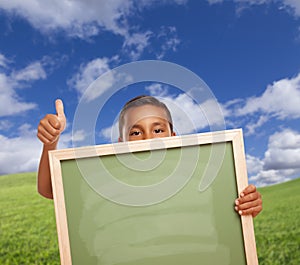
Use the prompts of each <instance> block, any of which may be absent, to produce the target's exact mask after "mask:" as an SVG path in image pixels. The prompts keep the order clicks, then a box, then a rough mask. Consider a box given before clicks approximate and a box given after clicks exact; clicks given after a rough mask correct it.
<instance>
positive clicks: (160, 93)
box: [146, 84, 224, 135]
mask: <svg viewBox="0 0 300 265" xmlns="http://www.w3.org/2000/svg"><path fill="white" fill-rule="evenodd" d="M146 90H148V91H149V92H150V94H151V95H152V96H154V97H157V98H158V99H160V100H161V101H162V102H164V103H165V104H166V105H167V107H168V108H169V109H170V112H171V115H172V119H173V124H174V128H175V130H176V131H177V133H178V134H180V135H182V134H189V133H195V132H197V131H199V130H201V129H204V128H210V129H212V130H213V128H214V127H215V126H220V125H223V124H224V118H223V115H220V113H221V112H220V108H221V106H220V105H219V104H218V102H216V100H215V99H208V100H206V101H204V102H202V103H201V104H200V105H199V104H197V103H196V102H195V101H194V100H193V99H192V98H191V97H190V96H189V95H188V94H185V93H181V94H178V95H176V96H175V95H169V94H168V87H167V86H164V85H162V84H153V85H151V86H149V87H146Z"/></svg>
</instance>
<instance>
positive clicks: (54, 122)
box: [45, 114, 61, 135]
mask: <svg viewBox="0 0 300 265" xmlns="http://www.w3.org/2000/svg"><path fill="white" fill-rule="evenodd" d="M47 121H48V123H49V125H50V126H46V125H45V128H46V129H47V131H48V132H49V133H51V134H53V135H54V134H56V133H59V132H57V131H56V130H60V129H61V122H60V120H59V119H58V116H56V115H51V114H48V115H47Z"/></svg>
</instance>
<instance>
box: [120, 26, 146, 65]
mask: <svg viewBox="0 0 300 265" xmlns="http://www.w3.org/2000/svg"><path fill="white" fill-rule="evenodd" d="M151 35H152V32H151V31H146V32H143V33H133V34H131V35H127V36H126V38H125V41H124V44H123V52H124V53H126V54H127V55H128V56H129V57H130V58H131V59H132V60H137V59H138V58H139V57H140V56H141V54H142V53H143V51H144V49H145V48H146V47H147V46H148V45H149V39H150V37H151Z"/></svg>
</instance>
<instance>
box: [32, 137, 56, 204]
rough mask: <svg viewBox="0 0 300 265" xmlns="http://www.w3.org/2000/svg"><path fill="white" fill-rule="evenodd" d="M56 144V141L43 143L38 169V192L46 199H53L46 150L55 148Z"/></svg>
mask: <svg viewBox="0 0 300 265" xmlns="http://www.w3.org/2000/svg"><path fill="white" fill-rule="evenodd" d="M56 146H57V142H56V143H53V144H51V145H44V147H43V151H42V155H41V159H40V164H39V169H38V183H37V185H38V186H37V189H38V192H39V194H41V195H42V196H44V197H45V198H48V199H53V193H52V184H51V175H50V166H49V156H48V151H50V150H55V149H56Z"/></svg>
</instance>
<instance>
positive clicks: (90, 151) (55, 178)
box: [49, 130, 258, 265]
mask: <svg viewBox="0 0 300 265" xmlns="http://www.w3.org/2000/svg"><path fill="white" fill-rule="evenodd" d="M49 157H50V168H51V177H52V186H53V194H54V203H55V212H56V222H57V230H58V240H59V247H60V256H61V263H62V264H74V265H76V264H103V265H113V264H114V265H117V264H118V265H121V264H122V265H140V264H143V265H148V264H149V265H152V264H155V265H168V264H172V265H176V264H189V265H193V264H239V265H241V264H258V262H257V255H256V247H255V237H254V231H253V223H252V217H250V216H246V217H244V216H243V217H240V216H239V215H238V214H237V213H236V212H235V211H234V200H235V199H236V198H237V197H238V194H239V192H240V191H241V190H242V189H243V188H245V187H246V186H247V172H246V163H245V154H244V146H243V138H242V131H241V130H228V131H222V132H214V133H203V134H194V135H188V136H175V137H167V138H161V139H155V140H144V141H134V142H126V143H116V144H109V145H99V146H89V147H82V148H74V149H65V150H56V151H50V156H49Z"/></svg>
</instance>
